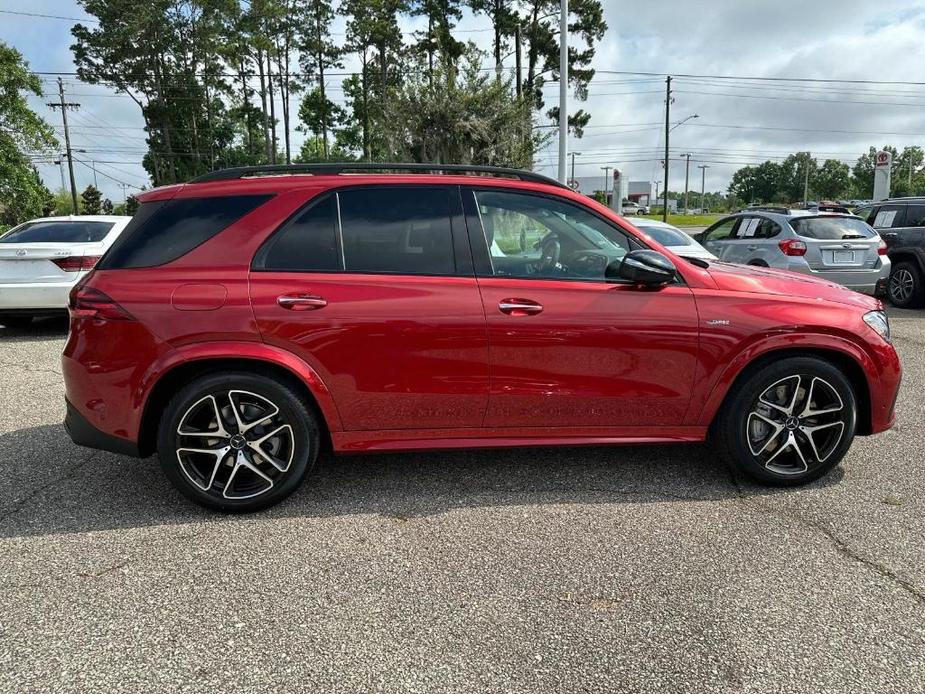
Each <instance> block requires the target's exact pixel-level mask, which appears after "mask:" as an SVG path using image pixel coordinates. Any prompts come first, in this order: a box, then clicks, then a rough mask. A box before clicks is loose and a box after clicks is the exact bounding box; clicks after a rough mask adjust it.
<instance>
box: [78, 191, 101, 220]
mask: <svg viewBox="0 0 925 694" xmlns="http://www.w3.org/2000/svg"><path fill="white" fill-rule="evenodd" d="M102 198H103V196H102V194H101V193H100V191H99V190H98V189H97V188H95V187H94V186H87V189H86V190H85V191H84V192H83V193H81V194H80V199H81V200H82V201H83V205H82V207H83V213H84V214H100V212H101V211H102V209H103V206H102Z"/></svg>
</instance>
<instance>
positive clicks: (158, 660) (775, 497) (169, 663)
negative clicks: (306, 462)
mask: <svg viewBox="0 0 925 694" xmlns="http://www.w3.org/2000/svg"><path fill="white" fill-rule="evenodd" d="M892 321H893V331H894V335H895V341H896V344H897V346H898V349H899V350H900V352H901V355H902V357H903V364H904V368H905V377H904V383H903V387H902V391H901V393H900V398H899V413H900V414H899V423H898V425H897V427H896V428H895V429H894V430H893V431H891V432H888V433H886V434H883V435H880V436H877V437H872V438H862V439H858V440H857V441H856V442H855V444H854V446H853V447H852V449H851V452H850V453H849V455H848V457H847V458H846V460H845V461H844V463H843V464H842V466H841V468H840V469H838V470H836V472H835V473H834V474H831V475H829V476H828V477H827V478H825V479H823V480H821V481H820V482H818V483H815V484H813V485H811V486H809V487H806V488H801V489H795V490H772V489H766V488H761V487H757V486H754V485H752V484H750V483H748V482H746V481H744V480H741V479H737V478H736V477H735V476H733V475H731V474H730V472H729V471H728V470H727V469H726V468H725V467H723V466H722V465H721V464H720V463H718V462H717V461H716V459H715V457H714V455H713V454H712V453H711V451H710V450H709V449H708V448H707V447H705V446H693V447H680V446H675V447H651V446H648V447H630V448H566V449H542V450H541V449H530V450H515V451H493V452H475V451H473V452H453V453H446V452H440V453H418V454H393V455H379V456H374V457H345V458H337V459H334V458H331V457H328V458H326V459H323V460H322V461H321V462H320V465H319V468H318V469H317V471H316V473H315V475H314V477H313V478H312V479H311V480H310V481H309V483H308V484H306V486H305V487H303V489H302V490H301V491H299V492H297V493H296V494H295V495H294V496H293V497H291V498H290V499H289V500H287V501H286V502H284V503H282V504H281V505H279V506H278V507H275V508H274V509H272V510H270V511H268V512H264V513H260V514H256V515H251V516H245V517H232V516H222V515H216V514H213V513H209V512H206V511H204V510H201V509H199V508H197V507H195V506H193V505H191V504H190V503H189V502H187V501H186V500H184V499H183V498H182V497H181V496H180V495H179V494H178V493H177V492H175V491H173V490H172V488H170V487H169V486H168V484H167V482H166V480H165V479H164V478H163V476H162V475H161V473H160V470H159V468H158V466H157V464H156V462H155V461H154V460H153V459H150V460H144V461H140V460H133V459H130V458H124V457H120V456H117V455H113V454H109V453H101V452H92V451H90V450H87V449H82V448H79V447H77V446H75V445H73V444H72V443H71V442H70V440H69V439H68V437H67V435H66V434H65V432H64V429H63V428H62V426H61V424H60V422H61V420H62V418H63V414H64V408H63V384H62V379H61V374H60V367H59V353H60V351H61V348H62V345H63V342H64V332H65V329H66V326H65V325H64V324H63V323H61V322H59V321H45V322H41V323H36V324H35V325H34V326H32V327H31V328H29V329H28V330H18V331H12V330H4V329H0V384H2V385H0V392H2V397H0V466H2V470H3V474H2V475H0V566H2V570H0V580H2V590H0V690H3V691H35V692H58V691H61V692H65V691H68V692H88V691H107V692H115V691H124V692H163V691H189V692H221V691H232V690H235V691H254V692H273V691H299V690H302V691H325V692H340V691H343V692H360V691H362V692H404V691H414V692H560V691H561V692H565V691H569V692H570V691H589V692H590V691H595V692H597V691H600V692H604V691H606V692H681V691H685V692H741V691H749V692H765V691H767V692H771V691H774V692H801V693H803V692H816V693H818V692H846V691H852V692H860V691H864V692H872V691H877V692H879V691H894V692H911V691H922V689H923V686H925V685H923V683H925V479H923V475H922V468H923V463H925V453H923V451H925V426H923V424H925V417H923V415H925V398H923V397H922V393H923V384H925V311H923V312H912V311H892Z"/></svg>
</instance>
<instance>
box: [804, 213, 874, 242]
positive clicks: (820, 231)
mask: <svg viewBox="0 0 925 694" xmlns="http://www.w3.org/2000/svg"><path fill="white" fill-rule="evenodd" d="M790 226H792V227H793V230H794V231H795V232H797V234H799V235H800V236H802V237H803V238H807V239H820V240H824V241H836V240H841V239H869V238H872V237H873V236H874V234H875V232H874V230H873V229H871V228H870V226H868V225H867V223H866V222H863V221H861V220H860V219H857V218H855V217H803V218H801V219H794V220H792V221H791V222H790Z"/></svg>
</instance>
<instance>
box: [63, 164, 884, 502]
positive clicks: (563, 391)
mask: <svg viewBox="0 0 925 694" xmlns="http://www.w3.org/2000/svg"><path fill="white" fill-rule="evenodd" d="M375 166H377V165H372V164H368V163H355V164H336V165H334V164H325V165H298V166H290V167H280V166H276V167H262V168H261V167H255V168H243V169H229V170H225V171H218V172H213V173H209V174H206V175H204V176H201V177H199V178H198V179H196V180H194V181H192V182H190V183H189V184H185V185H175V186H169V187H165V188H158V189H154V190H151V191H147V192H145V193H142V194H141V195H140V196H139V201H140V207H139V209H138V212H137V213H136V215H135V217H134V218H133V219H132V221H131V223H130V224H129V226H128V228H127V229H126V230H125V231H124V233H123V234H122V235H121V236H120V237H119V239H118V240H117V241H116V242H115V243H114V244H113V245H112V247H111V248H110V249H109V250H108V251H107V253H106V254H105V256H104V257H103V258H102V260H101V261H100V262H99V263H98V264H97V266H96V268H95V269H94V271H93V272H91V273H90V274H89V275H88V276H87V277H85V278H84V279H83V280H82V281H81V282H80V283H79V284H78V285H77V286H76V287H75V288H74V289H73V290H72V292H71V300H70V309H71V330H70V335H69V337H68V341H67V344H66V346H65V349H64V354H63V357H62V366H63V373H64V380H65V386H66V396H67V417H66V420H65V424H66V426H67V429H68V431H69V432H70V435H71V437H72V438H73V440H74V441H75V442H77V443H78V444H81V445H85V446H91V447H95V448H101V449H104V450H109V451H116V452H119V453H127V454H131V455H140V456H147V455H150V454H152V453H154V452H156V453H157V455H158V458H159V460H160V463H161V466H162V468H163V470H164V472H165V474H166V475H167V477H168V478H169V479H170V480H171V482H172V483H173V484H174V485H176V487H177V488H178V489H179V490H180V491H181V492H182V493H183V494H185V495H186V496H188V497H189V498H190V499H193V500H194V501H196V502H198V503H200V504H203V505H205V506H208V507H211V508H216V509H222V510H227V511H250V510H255V509H259V508H263V507H266V506H269V505H271V504H273V503H276V502H278V501H279V500H281V499H282V498H284V497H285V496H286V495H288V494H290V493H291V492H292V491H293V490H294V489H296V488H297V487H298V486H299V485H300V484H301V483H302V481H303V479H304V478H305V477H306V475H307V473H308V472H309V470H310V468H311V467H312V464H313V463H314V461H315V458H316V456H317V454H318V451H319V449H320V448H322V447H323V446H329V447H330V448H332V449H333V451H334V452H335V453H348V452H352V453H359V452H367V451H395V450H416V449H449V448H469V447H504V446H528V445H529V446H536V445H577V444H598V445H599V444H619V443H650V444H651V443H659V442H671V443H678V442H698V441H703V440H705V439H706V438H707V437H708V435H709V437H710V439H711V440H712V441H713V442H714V443H715V445H716V446H717V449H718V451H719V452H720V453H721V454H722V456H723V457H724V458H725V459H726V460H728V461H729V462H730V463H731V464H732V465H735V466H736V467H737V468H738V469H740V470H741V471H743V473H744V474H747V475H749V476H751V477H753V478H754V479H756V480H759V481H761V482H763V483H768V484H777V485H793V484H801V483H805V482H808V481H810V480H813V479H816V478H818V477H820V476H821V475H823V474H825V473H826V472H827V471H828V470H830V469H832V467H833V466H835V465H837V464H838V462H839V461H840V460H841V459H842V457H843V456H844V455H845V453H846V452H847V451H848V448H849V446H850V445H851V442H852V440H853V439H854V437H855V435H867V434H874V433H877V432H881V431H884V430H885V429H888V428H889V427H890V426H892V424H893V422H894V419H895V413H894V402H895V397H896V392H897V388H898V385H899V380H900V363H899V358H898V357H897V354H896V351H895V350H894V348H893V346H892V344H891V343H890V332H889V322H888V319H887V316H886V314H885V313H884V312H883V311H882V306H881V304H880V302H879V301H877V300H876V299H873V298H871V297H867V296H864V295H862V294H857V293H855V292H850V291H847V290H846V289H844V288H842V287H839V286H837V285H834V284H832V283H830V282H820V281H815V280H813V279H811V278H810V277H808V276H800V275H795V274H792V273H789V274H788V273H780V272H772V271H769V270H767V269H764V268H757V267H747V266H744V265H733V264H729V263H718V262H710V261H704V260H701V259H691V260H686V259H684V258H682V257H681V256H679V255H678V254H677V253H675V252H674V251H673V250H671V248H670V247H665V246H662V245H661V244H659V243H658V242H657V241H655V240H654V239H653V238H652V237H651V236H650V235H648V234H646V235H644V234H642V233H640V231H639V230H638V229H636V228H635V227H634V226H632V225H630V224H629V223H628V222H626V221H625V220H623V219H622V218H621V217H620V216H618V215H616V214H614V213H613V212H612V211H611V210H609V209H608V208H606V207H604V206H602V205H600V204H598V203H596V202H595V201H593V200H591V199H589V198H587V197H586V196H582V195H580V194H578V193H575V192H573V191H571V190H569V189H568V188H566V187H564V186H562V185H560V184H558V183H556V182H555V181H552V180H550V179H547V178H545V177H543V176H539V175H537V174H532V173H527V172H522V171H517V170H513V169H496V168H491V167H464V166H447V165H443V166H439V167H438V166H436V165H434V164H426V165H418V166H415V165H410V164H388V165H384V166H385V170H388V171H389V172H391V173H389V174H383V173H378V174H377V173H371V171H374V170H377V169H374V167H375ZM380 166H381V165H380ZM435 169H439V171H441V172H442V173H437V172H435ZM288 174H292V175H288ZM296 174H298V175H296ZM347 174H350V175H347ZM471 174H478V175H471ZM528 232H529V233H530V234H532V233H534V232H538V233H539V234H541V236H540V237H539V240H538V242H537V243H536V244H533V243H518V239H520V238H521V237H522V236H524V235H527V234H528ZM615 474H619V473H618V472H617V473H615ZM345 493H349V490H348V491H346V492H345Z"/></svg>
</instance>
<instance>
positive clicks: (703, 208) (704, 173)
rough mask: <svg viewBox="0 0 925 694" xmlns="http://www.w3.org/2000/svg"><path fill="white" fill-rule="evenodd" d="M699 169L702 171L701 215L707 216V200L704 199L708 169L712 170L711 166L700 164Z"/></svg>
mask: <svg viewBox="0 0 925 694" xmlns="http://www.w3.org/2000/svg"><path fill="white" fill-rule="evenodd" d="M697 168H698V169H700V214H705V211H706V208H707V205H706V202H705V200H706V198H705V197H704V191H705V190H706V182H707V169H709V168H710V165H709V164H699V165H698V166H697Z"/></svg>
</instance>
